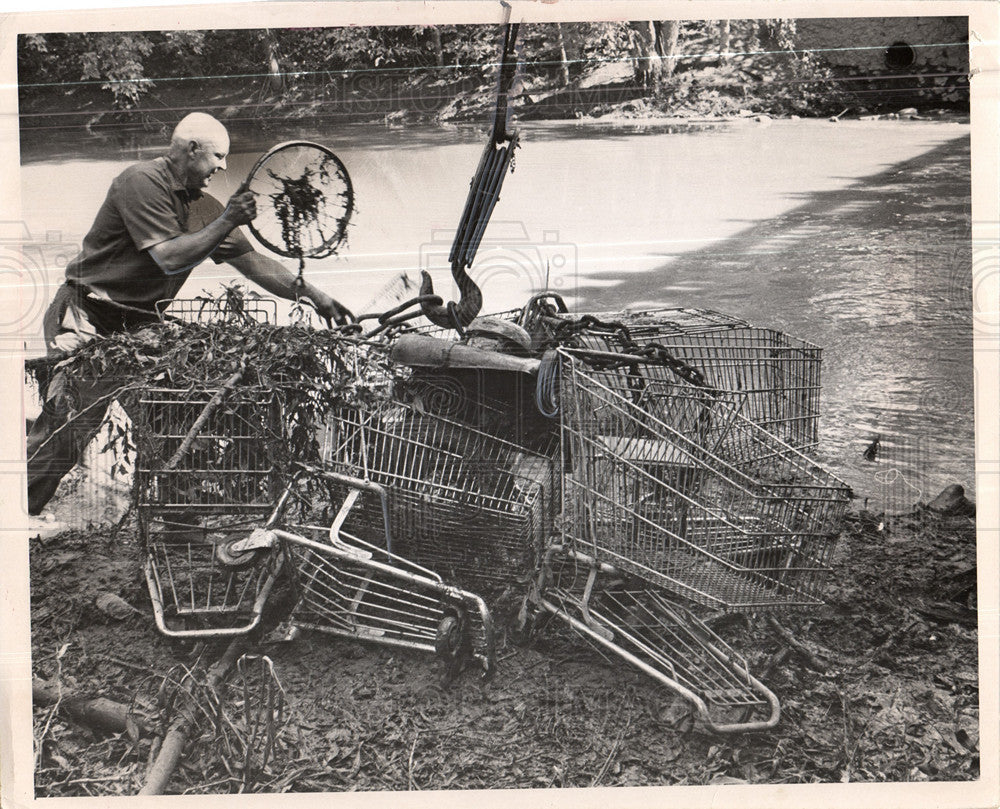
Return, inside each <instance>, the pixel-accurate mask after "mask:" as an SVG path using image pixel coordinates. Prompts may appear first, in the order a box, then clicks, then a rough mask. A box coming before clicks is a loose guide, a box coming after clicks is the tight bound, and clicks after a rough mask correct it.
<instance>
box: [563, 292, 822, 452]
mask: <svg viewBox="0 0 1000 809" xmlns="http://www.w3.org/2000/svg"><path fill="white" fill-rule="evenodd" d="M681 313H683V314H684V315H685V316H683V317H680V316H679V314H681ZM619 322H621V323H623V324H624V325H625V326H626V328H627V333H622V332H620V331H601V330H600V329H595V328H591V329H588V330H586V331H584V332H581V333H580V334H579V335H578V337H577V343H578V344H579V346H581V347H587V348H598V349H602V350H605V351H627V350H629V349H634V347H635V346H640V347H644V346H649V345H654V344H655V345H657V346H659V347H662V348H663V349H665V350H666V351H667V352H669V353H670V354H671V355H672V356H674V357H675V358H676V359H678V360H680V361H681V362H684V363H686V364H688V365H690V366H692V367H694V368H697V369H698V370H699V371H701V373H702V374H703V375H704V377H705V381H706V383H707V384H709V385H711V386H713V387H716V388H720V389H725V390H728V391H732V392H738V393H742V394H744V396H745V400H746V408H745V410H744V411H743V412H744V415H745V416H746V417H747V418H749V419H751V420H752V421H754V422H756V423H757V424H759V425H760V426H761V427H763V428H765V429H766V430H768V431H770V432H772V433H774V434H775V435H776V436H778V437H779V438H781V439H782V440H783V441H785V442H786V443H788V444H791V445H792V446H793V447H796V448H798V449H806V448H811V447H814V446H815V445H816V444H817V442H818V440H819V435H818V420H819V396H820V366H821V361H822V350H821V349H819V348H818V347H816V346H814V345H811V344H810V343H807V342H805V341H803V340H799V339H798V338H796V337H792V336H790V335H788V334H785V333H784V332H780V331H775V330H773V329H762V328H757V327H755V326H750V325H749V324H746V323H739V322H738V323H732V324H729V325H724V324H713V322H712V321H711V320H709V321H708V322H705V321H702V320H700V319H695V318H693V317H692V316H691V314H690V312H689V310H681V311H680V312H678V310H665V311H661V312H656V313H645V314H642V315H633V316H627V317H625V318H623V319H622V320H620V321H619Z"/></svg>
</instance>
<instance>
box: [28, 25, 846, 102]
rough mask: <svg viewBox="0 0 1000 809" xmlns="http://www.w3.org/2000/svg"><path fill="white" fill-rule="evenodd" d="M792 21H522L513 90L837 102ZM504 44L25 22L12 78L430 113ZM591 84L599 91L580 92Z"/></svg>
mask: <svg viewBox="0 0 1000 809" xmlns="http://www.w3.org/2000/svg"><path fill="white" fill-rule="evenodd" d="M794 33H795V23H794V22H793V21H788V20H732V21H730V20H723V21H704V20H703V21H683V22H680V21H668V22H659V21H650V22H600V23H544V24H526V25H523V26H522V27H521V31H520V34H519V39H518V41H519V52H518V58H519V59H520V61H521V63H522V65H523V67H522V72H521V82H520V85H521V89H522V91H523V93H522V97H519V98H517V99H515V104H516V105H520V106H525V105H527V106H530V105H531V103H532V102H531V99H530V95H531V94H532V93H537V92H539V91H549V92H550V93H551V94H559V93H562V92H565V91H569V90H575V91H577V94H576V95H575V96H568V97H566V98H560V99H559V100H558V101H559V103H557V104H555V105H554V106H553V107H551V108H550V110H549V111H550V112H551V113H552V114H553V117H562V116H567V115H568V116H569V117H573V116H574V115H576V116H577V117H579V115H580V114H591V113H600V112H602V111H607V109H606V108H608V107H609V104H610V106H613V104H614V103H615V101H627V100H628V99H627V98H626V96H628V95H629V93H627V92H626V93H625V94H624V95H620V94H617V93H616V92H615V88H619V89H620V88H626V89H627V88H633V89H634V90H635V93H634V94H633V95H642V96H643V97H646V98H648V99H649V101H648V103H649V104H651V105H652V106H653V107H655V108H656V109H658V110H661V111H669V110H671V109H673V108H676V107H678V106H683V105H684V104H696V103H700V104H702V106H704V105H705V103H707V104H708V105H709V106H711V105H712V104H713V103H715V105H716V106H717V107H719V109H720V110H721V111H723V112H725V111H728V107H731V106H735V107H745V106H747V104H748V103H749V102H752V106H753V108H755V109H765V108H766V109H768V110H774V111H789V110H795V109H800V110H802V109H805V108H807V107H809V106H810V105H815V104H820V105H821V106H823V107H824V108H825V107H826V106H831V105H834V106H835V105H836V104H837V103H840V100H841V99H840V96H841V95H842V90H841V89H839V88H838V87H836V85H835V84H832V83H830V80H831V78H832V77H831V76H830V74H829V73H828V72H827V70H826V68H824V67H823V66H822V65H820V64H818V63H817V62H816V60H815V59H813V58H812V57H811V56H810V55H809V54H808V53H805V52H801V51H797V50H796V49H795V42H794ZM500 45H501V42H500V30H499V28H498V27H497V26H492V25H465V26H455V25H443V26H415V27H402V26H379V27H350V28H347V27H344V28H298V29H243V30H221V31H146V32H128V33H100V34H88V33H69V34H31V35H24V36H22V37H20V39H19V42H18V72H19V75H18V79H19V86H20V89H21V98H22V102H25V101H28V102H30V101H31V100H32V99H33V98H36V97H46V96H51V95H52V94H53V93H56V94H58V93H62V94H66V93H69V92H72V93H76V94H81V95H85V94H88V93H89V94H91V95H93V94H94V93H95V91H99V100H98V102H97V103H98V105H99V106H100V107H101V108H102V110H103V111H105V112H114V111H123V110H142V109H144V108H147V109H154V108H156V107H158V106H161V105H162V101H161V99H160V96H162V95H163V94H165V93H171V94H172V95H173V94H180V93H188V94H191V93H195V91H196V89H197V88H205V87H215V88H227V89H228V90H229V91H230V93H229V94H230V95H237V94H242V97H243V100H244V102H251V103H257V104H258V106H259V105H261V104H262V103H263V102H267V105H268V108H269V110H270V112H272V113H274V114H276V115H277V116H278V117H281V116H282V115H283V114H287V115H293V114H295V111H296V110H301V111H304V112H307V111H311V110H310V106H309V105H310V103H312V102H319V101H335V102H342V103H343V104H344V105H345V107H346V108H347V109H348V111H350V107H351V102H352V100H355V101H356V100H357V99H358V98H359V97H360V98H362V99H363V100H364V101H365V105H364V107H363V108H362V107H361V106H358V105H356V106H357V107H358V108H357V111H358V112H359V113H364V112H365V111H368V112H370V113H371V114H372V115H374V116H375V117H381V116H382V115H386V114H390V113H393V112H399V113H402V114H405V115H408V114H410V113H413V112H418V113H424V114H429V115H431V116H433V115H435V114H437V113H438V112H440V111H445V112H447V110H448V108H449V106H453V105H454V104H455V103H456V100H459V101H458V103H459V106H461V101H460V100H461V99H462V98H463V97H466V96H476V97H478V96H488V97H491V96H492V90H493V82H494V81H495V75H496V62H497V59H498V57H499V53H500ZM599 86H601V87H604V88H605V93H604V97H603V98H601V97H600V94H598V95H597V97H595V96H594V94H593V93H586V92H584V93H583V95H580V93H579V91H585V90H586V89H587V88H589V87H599ZM608 88H611V91H610V92H608ZM195 94H196V95H197V94H198V93H195ZM416 100H419V104H416V103H413V104H409V102H411V101H414V102H415V101H416ZM408 106H409V107H419V109H418V110H414V109H408V108H407V107H408ZM567 107H569V108H571V109H567ZM581 107H583V109H581Z"/></svg>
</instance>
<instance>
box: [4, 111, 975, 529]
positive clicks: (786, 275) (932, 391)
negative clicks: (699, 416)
mask: <svg viewBox="0 0 1000 809" xmlns="http://www.w3.org/2000/svg"><path fill="white" fill-rule="evenodd" d="M522 135H523V148H521V149H519V150H518V152H517V157H516V171H515V173H514V174H513V175H512V176H509V177H508V178H507V179H506V181H505V185H504V189H503V193H502V195H501V199H500V202H499V203H498V205H497V208H496V210H495V212H494V215H493V219H492V221H491V225H490V227H489V229H488V230H487V233H486V237H485V239H484V242H483V246H482V248H481V249H480V253H479V256H478V259H477V262H476V265H475V268H474V269H475V272H474V275H477V278H478V280H479V281H480V282H481V285H482V286H483V290H484V297H485V300H486V308H487V309H488V310H493V311H499V310H503V309H507V308H510V307H513V306H517V305H519V304H521V303H523V302H524V300H525V299H526V298H527V296H528V295H529V294H530V293H531V292H533V291H538V290H539V289H540V288H544V287H545V286H546V284H548V287H549V288H550V289H553V290H556V291H559V292H561V293H562V294H564V295H565V296H566V297H567V299H568V301H569V302H570V303H571V304H572V305H573V306H574V307H575V310H576V311H587V310H610V309H616V308H621V307H623V306H626V305H635V304H644V305H667V306H677V305H680V306H699V307H704V308H709V309H716V310H719V311H723V312H727V313H732V314H735V315H738V316H741V317H744V318H746V319H747V320H750V321H751V322H753V323H756V324H759V325H761V326H767V327H772V328H779V329H784V330H787V331H789V332H791V333H792V334H794V335H796V336H798V337H801V338H803V339H805V340H808V341H810V342H812V343H815V344H817V345H819V346H821V347H823V348H824V368H823V382H824V391H823V411H822V421H821V434H822V442H823V443H822V455H823V460H824V462H825V463H826V464H827V465H828V466H829V467H830V468H831V469H832V470H833V471H834V472H835V473H836V474H838V475H839V476H840V477H842V478H843V479H844V480H845V481H846V482H847V483H849V484H850V485H851V486H852V487H853V488H854V489H855V491H856V492H857V493H858V495H859V496H860V497H862V498H869V505H870V507H872V508H875V509H882V508H886V509H888V510H904V509H906V508H908V507H909V506H910V505H911V504H912V503H913V502H915V501H916V500H917V499H923V500H924V501H927V500H929V499H930V498H932V497H933V496H934V495H936V494H937V492H938V491H939V490H940V489H941V488H943V487H944V486H945V485H947V484H949V483H952V482H959V483H962V484H963V485H964V486H965V487H966V489H967V490H969V491H970V493H974V463H973V436H974V426H973V415H972V401H973V373H972V322H971V306H970V304H971V253H970V246H969V237H968V227H969V212H968V202H967V197H968V129H967V127H964V126H962V125H958V124H921V123H916V122H914V123H903V122H898V123H893V124H890V123H886V122H873V123H870V124H863V123H860V122H855V123H853V124H852V123H848V122H841V124H840V125H838V126H832V125H828V124H826V123H825V122H816V121H799V122H784V123H782V124H780V125H779V124H777V123H776V124H775V125H773V126H769V127H766V128H765V127H754V126H752V125H751V126H740V127H730V128H721V129H717V130H713V131H681V132H678V131H674V130H672V129H669V128H657V127H655V126H650V127H648V128H645V129H644V130H643V131H642V133H641V134H636V133H635V132H634V131H630V130H629V129H627V128H625V129H622V128H619V129H610V128H608V127H603V126H602V127H594V126H592V125H587V126H584V125H573V124H560V125H554V124H541V123H535V122H530V123H525V124H524V125H523V126H522ZM291 138H305V139H311V140H316V141H318V142H320V143H323V144H325V145H328V146H330V147H331V148H332V149H333V150H334V151H335V152H337V154H338V156H340V157H341V159H342V160H344V162H345V164H346V165H347V167H348V170H349V171H350V173H351V177H352V180H353V181H354V185H355V190H356V194H357V204H358V210H357V213H356V216H355V218H354V221H353V223H352V227H351V229H350V232H349V243H348V247H347V249H346V250H345V251H343V252H342V254H341V255H340V256H338V257H334V258H331V259H326V260H320V261H317V262H312V263H310V264H309V266H308V268H307V273H308V274H309V276H310V280H312V281H313V282H315V283H317V284H319V285H320V286H322V287H323V288H325V289H328V290H329V291H330V292H331V293H332V294H334V295H335V296H336V297H338V298H340V299H341V300H343V302H344V303H345V304H346V305H348V306H350V307H352V308H356V309H363V308H365V307H366V306H367V305H368V302H369V301H372V300H374V299H377V298H378V296H379V291H380V290H381V289H383V288H385V287H386V286H387V285H389V284H391V282H392V281H393V280H394V279H395V278H397V277H398V276H399V274H400V272H404V271H405V272H407V273H408V274H409V276H410V277H411V278H416V272H417V270H419V269H421V268H429V269H431V270H434V271H435V272H434V276H435V282H436V287H437V288H438V291H439V292H440V294H442V295H448V294H454V290H449V286H448V282H449V280H450V279H449V275H448V273H447V270H446V268H447V252H448V247H449V246H450V239H451V236H452V234H453V230H454V227H455V225H456V223H457V221H458V218H459V215H460V213H461V209H462V204H463V203H464V200H465V195H466V193H467V191H468V183H469V178H470V177H471V175H472V172H473V170H474V168H475V166H476V163H477V162H478V159H479V154H480V151H481V148H482V143H483V141H484V133H483V132H482V131H480V130H478V129H477V128H475V127H452V128H448V129H442V128H432V127H418V128H407V129H405V130H400V129H389V128H386V127H378V126H375V127H372V126H350V127H340V128H338V129H337V130H336V131H335V132H334V131H328V132H315V131H309V130H308V129H305V128H303V129H299V130H295V131H292V130H288V131H282V132H281V133H280V134H279V133H276V132H274V131H273V130H272V131H267V132H258V133H256V134H255V135H251V134H250V133H247V132H235V133H234V137H233V141H234V150H233V151H234V154H233V155H232V156H231V158H230V161H229V171H228V173H227V175H226V176H223V177H218V178H216V179H214V180H213V187H212V192H213V193H214V194H215V195H216V196H218V197H220V198H221V199H225V198H226V196H227V195H228V194H229V193H230V192H231V191H232V190H233V189H234V188H235V187H236V186H237V185H238V184H239V182H240V181H241V180H242V178H243V175H244V174H245V172H246V171H247V170H248V169H249V167H250V165H251V164H252V163H253V161H254V160H255V159H256V157H257V156H258V155H259V153H260V152H261V151H263V150H265V149H266V148H268V147H270V146H271V145H274V144H275V143H277V142H279V141H282V140H287V139H291ZM25 146H26V153H25V168H24V169H23V171H22V204H23V218H24V219H25V221H26V222H27V223H28V226H29V227H30V228H31V231H32V233H34V234H45V233H47V232H56V233H58V234H60V238H61V239H63V240H64V241H66V242H68V243H73V242H75V243H77V244H78V243H79V240H80V239H81V238H82V235H83V233H84V232H85V231H86V229H87V228H88V227H89V225H90V222H91V220H92V218H93V215H94V212H95V211H96V210H97V207H98V205H99V204H100V201H101V199H102V198H103V195H104V193H105V192H106V189H107V185H108V183H109V182H110V180H111V178H112V177H113V176H114V175H115V174H116V173H117V172H118V171H120V170H121V168H122V167H123V165H124V164H126V163H128V162H131V161H133V160H136V159H142V158H147V157H150V156H153V155H155V154H158V153H160V152H161V151H162V147H161V146H159V145H158V144H156V143H153V144H151V143H150V142H148V138H136V139H135V141H134V142H131V143H129V144H125V148H124V150H123V147H122V144H120V143H116V142H113V141H111V140H108V141H101V142H92V143H91V142H88V143H80V142H79V141H78V140H74V142H72V143H71V144H68V145H64V144H60V143H59V142H58V139H54V138H49V139H47V140H46V143H44V144H37V143H36V144H31V143H26V144H25ZM963 184H964V185H963ZM55 189H58V190H59V193H58V194H55V193H54V192H55ZM222 272H223V271H222V270H220V269H219V268H215V267H212V266H205V267H203V268H201V269H199V270H198V271H197V272H196V274H195V275H194V276H193V277H192V280H191V281H190V282H189V285H188V287H187V288H186V289H185V290H184V294H191V295H195V294H198V293H199V291H200V290H201V289H203V288H208V287H211V286H212V285H213V284H217V283H218V281H219V279H220V278H222V279H223V280H226V279H228V278H229V277H230V276H228V275H220V273H222ZM58 281H59V272H58V271H57V270H55V269H53V270H51V272H50V278H49V284H50V292H51V289H52V288H53V287H54V285H55V284H57V283H58ZM29 337H30V335H29ZM876 436H877V437H878V438H879V446H880V449H879V453H878V456H877V458H876V460H875V461H866V460H865V459H864V457H863V453H864V450H865V448H866V447H867V446H868V445H869V444H870V443H871V442H872V441H873V440H874V439H875V437H876Z"/></svg>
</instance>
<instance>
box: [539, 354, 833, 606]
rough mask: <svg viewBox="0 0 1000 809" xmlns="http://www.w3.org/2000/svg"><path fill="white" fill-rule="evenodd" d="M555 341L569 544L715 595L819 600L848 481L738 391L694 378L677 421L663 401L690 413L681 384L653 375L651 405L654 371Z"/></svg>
mask: <svg viewBox="0 0 1000 809" xmlns="http://www.w3.org/2000/svg"><path fill="white" fill-rule="evenodd" d="M559 353H560V359H561V377H560V385H561V392H560V413H561V422H562V435H563V441H562V444H563V453H564V469H566V470H568V471H567V472H565V473H564V475H563V487H564V494H563V498H564V502H565V512H566V516H567V519H566V520H565V522H564V539H565V541H566V543H567V544H568V545H570V546H571V547H572V548H574V549H576V550H579V551H582V552H585V553H588V554H591V555H592V556H593V557H594V558H595V559H597V560H598V561H599V562H606V563H608V564H611V565H613V566H615V567H617V568H620V569H622V570H625V571H627V572H629V573H630V574H632V575H635V576H637V577H639V578H640V579H643V580H645V581H647V582H649V583H650V584H652V585H655V586H658V587H663V588H664V589H666V590H668V591H670V592H673V593H675V594H676V595H678V596H682V597H684V598H688V599H690V600H692V601H694V602H696V603H700V604H704V605H706V606H710V607H714V608H720V609H759V608H765V607H793V606H809V605H815V604H818V603H820V599H819V595H818V589H819V583H820V581H821V579H822V578H823V576H824V575H826V574H827V573H828V572H829V566H828V562H829V557H830V554H831V552H832V548H833V543H834V541H835V539H836V535H837V532H838V530H839V520H840V518H841V517H842V515H843V512H844V509H845V508H846V505H847V502H848V499H849V490H848V489H847V487H846V486H845V485H844V484H842V483H841V482H840V481H839V480H837V479H836V478H834V477H833V476H832V475H830V474H828V473H826V472H825V471H823V470H822V469H820V468H819V467H818V466H817V465H816V464H815V463H814V462H813V461H811V460H810V459H809V458H807V457H806V456H804V455H803V454H802V453H800V452H799V451H797V450H796V449H794V448H793V447H791V446H789V445H788V444H786V443H784V442H782V441H781V440H780V439H778V438H776V437H775V436H774V435H772V434H771V433H770V432H768V431H767V430H766V429H764V428H762V427H761V426H760V425H759V424H757V423H756V422H754V421H752V420H750V419H748V418H746V417H745V416H744V415H742V413H741V410H742V408H743V407H744V405H745V403H744V402H743V401H741V399H740V397H738V396H737V397H735V398H733V397H732V396H729V395H725V392H719V395H718V396H713V395H712V392H711V390H710V389H701V388H696V389H697V390H698V391H699V393H698V397H700V398H696V400H695V401H696V402H697V404H698V407H699V408H700V414H699V415H698V416H697V417H696V418H694V419H691V418H689V419H688V420H687V422H685V421H683V420H678V419H677V418H676V417H674V416H672V415H671V413H672V409H675V408H676V407H677V406H678V405H675V404H674V402H675V400H676V401H679V402H680V403H681V405H680V406H681V411H682V412H685V413H691V412H693V411H691V409H690V407H689V406H688V405H687V404H685V403H688V402H690V401H691V391H690V389H689V388H686V387H684V386H680V385H676V386H673V387H670V386H667V385H659V386H657V387H656V388H655V397H652V399H653V400H655V401H656V405H655V406H650V404H649V401H650V400H651V397H650V396H648V395H647V393H648V391H649V390H650V388H651V387H652V384H651V382H650V378H652V377H655V376H656V375H657V374H658V373H659V372H647V371H643V372H640V373H639V374H638V382H637V381H636V379H635V378H632V377H631V376H630V374H627V373H625V374H623V373H621V372H620V371H615V372H608V371H606V370H602V369H601V364H600V362H599V363H598V364H597V367H596V368H595V367H594V364H593V363H592V361H591V359H590V356H591V354H592V352H587V351H578V350H572V349H560V350H559ZM602 354H603V352H598V359H599V360H601V361H602V362H603V358H602ZM633 359H634V362H632V366H631V367H640V368H641V367H643V366H651V367H652V366H655V365H657V364H658V360H657V359H656V358H655V357H634V358H633ZM640 383H641V384H640ZM637 390H639V391H640V392H639V393H638V394H637V393H636V391H637ZM644 397H645V398H644ZM706 425H707V426H706Z"/></svg>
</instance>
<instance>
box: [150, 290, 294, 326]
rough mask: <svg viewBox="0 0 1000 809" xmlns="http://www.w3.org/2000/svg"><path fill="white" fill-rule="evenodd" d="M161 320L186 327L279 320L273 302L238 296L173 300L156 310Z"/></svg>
mask: <svg viewBox="0 0 1000 809" xmlns="http://www.w3.org/2000/svg"><path fill="white" fill-rule="evenodd" d="M158 308H159V309H160V311H161V313H162V315H163V317H164V319H168V320H169V319H175V320H182V321H184V322H185V323H220V322H221V323H226V322H232V321H237V322H242V323H274V322H276V321H277V318H278V303H277V301H275V300H274V299H273V298H258V297H255V296H246V295H243V294H237V293H236V292H235V291H233V290H230V291H229V294H226V295H223V296H220V297H204V298H174V299H172V300H170V301H163V302H161V304H160V305H159V306H158Z"/></svg>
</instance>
